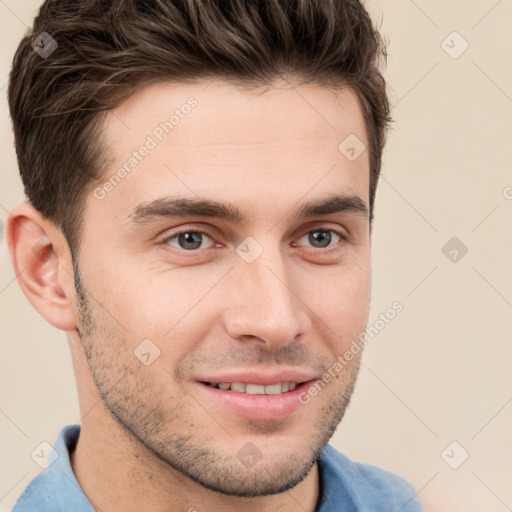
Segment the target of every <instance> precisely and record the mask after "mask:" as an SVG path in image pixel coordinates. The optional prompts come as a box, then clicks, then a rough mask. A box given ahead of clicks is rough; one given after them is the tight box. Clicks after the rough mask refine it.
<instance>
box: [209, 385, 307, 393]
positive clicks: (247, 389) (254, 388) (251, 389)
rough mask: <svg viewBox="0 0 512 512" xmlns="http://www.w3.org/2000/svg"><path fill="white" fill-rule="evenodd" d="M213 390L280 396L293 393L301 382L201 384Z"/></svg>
mask: <svg viewBox="0 0 512 512" xmlns="http://www.w3.org/2000/svg"><path fill="white" fill-rule="evenodd" d="M201 384H205V385H207V386H210V387H212V388H215V389H222V390H223V391H235V392H236V393H246V394H248V395H281V394H282V393H288V392H290V391H293V390H294V389H295V388H296V387H297V386H300V385H301V384H303V382H277V383H276V384H267V385H263V384H255V383H251V382H202V383H201Z"/></svg>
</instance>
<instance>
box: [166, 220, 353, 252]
mask: <svg viewBox="0 0 512 512" xmlns="http://www.w3.org/2000/svg"><path fill="white" fill-rule="evenodd" d="M315 231H325V232H328V233H334V234H336V235H338V236H339V237H340V239H341V241H344V242H347V241H348V237H347V236H346V235H344V234H343V233H340V232H339V231H337V230H336V229H332V228H328V227H322V226H320V227H318V228H314V229H310V230H309V231H306V232H304V233H303V234H302V235H300V237H299V239H300V238H302V237H303V236H305V235H308V234H310V233H314V232H315ZM183 233H196V234H202V235H206V236H208V237H209V238H210V239H211V240H212V241H214V237H213V236H212V234H211V233H209V232H208V231H207V230H204V229H199V228H191V229H183V230H181V231H177V232H176V233H173V234H172V235H169V236H166V237H165V238H163V239H162V240H160V242H159V243H160V245H163V246H164V247H165V246H167V247H166V250H169V251H171V252H181V253H189V254H190V255H191V256H194V255H196V254H198V253H199V252H200V251H208V250H212V249H215V248H214V247H210V248H207V249H191V250H186V249H178V248H175V247H172V246H170V245H169V241H170V240H172V239H175V238H177V237H178V236H179V235H181V234H183ZM340 243H341V242H338V243H337V244H335V245H333V246H332V247H331V246H328V247H326V248H323V247H311V249H312V250H315V249H317V250H319V251H322V252H323V253H330V252H332V251H335V250H337V249H338V247H337V246H338V244H340Z"/></svg>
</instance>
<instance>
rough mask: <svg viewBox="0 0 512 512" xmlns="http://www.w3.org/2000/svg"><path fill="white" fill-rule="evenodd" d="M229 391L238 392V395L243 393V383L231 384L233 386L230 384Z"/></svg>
mask: <svg viewBox="0 0 512 512" xmlns="http://www.w3.org/2000/svg"><path fill="white" fill-rule="evenodd" d="M228 389H229V388H228ZM231 391H238V392H239V393H245V384H244V383H243V382H233V384H231Z"/></svg>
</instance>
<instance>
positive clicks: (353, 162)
mask: <svg viewBox="0 0 512 512" xmlns="http://www.w3.org/2000/svg"><path fill="white" fill-rule="evenodd" d="M103 128H104V130H103V133H104V136H105V138H106V144H107V147H108V148H109V150H110V157H111V159H110V163H109V167H108V169H105V172H104V175H103V177H102V180H100V182H99V185H100V186H101V187H103V185H104V184H107V185H108V183H107V182H109V181H110V182H111V186H107V189H108V191H107V194H106V196H105V199H104V200H103V201H101V205H98V204H95V201H94V200H93V201H92V203H91V201H89V205H88V208H89V207H90V206H91V204H92V205H93V206H95V207H97V208H100V209H102V208H111V209H114V210H116V211H117V212H118V213H119V215H122V216H124V217H127V216H129V215H130V213H131V212H132V209H133V207H135V206H136V205H138V204H140V203H142V202H147V201H149V200H151V199H154V198H157V197H162V196H164V195H166V194H169V195H176V193H179V194H181V195H187V196H198V197H199V196H200V197H212V198H215V199H216V200H219V201H222V200H223V199H226V200H227V199H228V198H229V200H230V201H231V202H233V201H236V199H237V198H239V199H240V201H243V202H244V205H245V206H248V209H249V210H250V208H251V207H252V206H251V205H252V204H254V198H255V197H258V198H260V200H259V201H257V203H258V204H260V205H261V207H262V208H267V209H268V208H274V209H276V208H277V207H278V204H277V203H276V199H279V200H280V201H281V202H282V204H283V207H284V205H285V202H286V197H288V196H289V197H290V201H293V202H294V203H295V202H297V200H298V199H299V198H300V197H301V196H304V195H306V194H309V197H308V199H311V195H315V194H316V195H325V193H326V192H339V193H351V194H357V195H359V196H360V197H361V198H362V199H363V200H364V201H365V202H367V201H368V188H369V162H368V151H367V150H365V151H362V153H361V155H360V156H359V157H358V158H357V159H353V158H347V153H346V152H345V153H344V151H345V150H346V149H347V148H346V147H345V146H347V144H348V146H354V143H355V144H356V146H357V147H356V148H355V149H356V150H357V151H360V150H362V149H361V148H363V149H364V148H367V147H368V141H367V135H366V130H365V126H364V119H363V116H362V112H361V108H360V105H359V102H358V99H357V96H356V94H355V93H354V92H353V91H352V90H350V89H348V88H345V89H340V90H336V91H333V90H331V89H328V88H326V87H322V86H319V85H315V84H303V85H299V86H290V85H289V84H288V83H284V82H276V83H275V84H274V86H273V87H270V88H267V89H265V90H263V89H259V90H247V89H242V88H240V87H237V86H236V85H233V84H229V83H226V82H223V81H219V80H214V81H212V82H206V81H205V82H199V83H194V84H184V83H159V84H153V85H151V86H147V87H145V88H143V89H141V90H140V91H138V92H137V93H135V94H134V95H133V96H131V97H130V98H129V99H128V100H126V101H125V102H124V103H123V104H122V105H120V106H119V107H118V108H117V109H115V110H114V111H112V112H110V113H109V114H108V115H107V117H106V118H105V122H104V126H103ZM345 141H349V143H345ZM349 149H350V148H349ZM348 156H350V154H349V155H348ZM352 156H353V154H352ZM333 189H336V190H333ZM263 198H267V202H266V203H265V200H264V199H263Z"/></svg>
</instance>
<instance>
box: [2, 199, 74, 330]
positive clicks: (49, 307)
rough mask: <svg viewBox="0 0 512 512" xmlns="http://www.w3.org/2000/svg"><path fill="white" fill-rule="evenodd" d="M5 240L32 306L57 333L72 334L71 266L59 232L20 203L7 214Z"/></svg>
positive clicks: (32, 210) (33, 209)
mask: <svg viewBox="0 0 512 512" xmlns="http://www.w3.org/2000/svg"><path fill="white" fill-rule="evenodd" d="M6 239H7V245H8V246H9V252H10V255H11V260H12V263H13V266H14V271H15V272H16V278H17V279H18V283H19V285H20V287H21V289H22V290H23V293H24V294H25V295H26V297H27V299H28V300H29V302H30V303H31V304H32V306H34V308H35V309H36V310H37V311H38V312H39V313H40V314H41V315H42V316H43V317H44V318H45V319H46V320H47V321H48V322H49V323H50V324H52V325H53V326H55V327H57V328H58V329H61V330H63V331H70V330H75V329H76V325H77V324H76V314H75V308H74V303H75V285H74V278H73V264H72V260H71V252H70V249H69V246H68V243H67V240H66V238H65V237H64V235H63V234H62V231H61V230H60V229H58V228H57V227H56V226H55V225H54V224H53V223H52V222H51V221H49V220H47V219H45V218H44V217H43V216H42V215H41V214H40V213H39V211H38V210H36V209H35V208H34V207H33V206H32V205H31V204H29V203H22V204H19V205H16V206H15V207H14V208H12V209H11V211H10V212H9V216H8V218H7V225H6Z"/></svg>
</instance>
